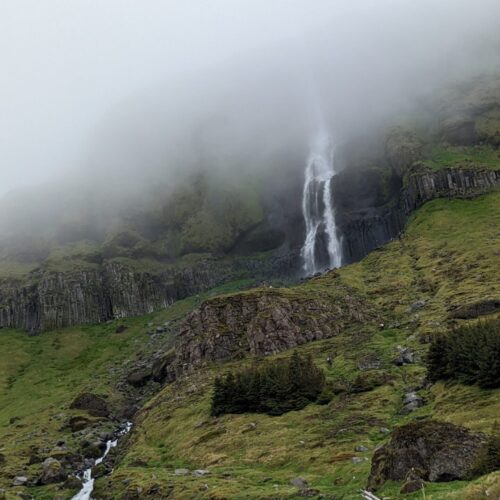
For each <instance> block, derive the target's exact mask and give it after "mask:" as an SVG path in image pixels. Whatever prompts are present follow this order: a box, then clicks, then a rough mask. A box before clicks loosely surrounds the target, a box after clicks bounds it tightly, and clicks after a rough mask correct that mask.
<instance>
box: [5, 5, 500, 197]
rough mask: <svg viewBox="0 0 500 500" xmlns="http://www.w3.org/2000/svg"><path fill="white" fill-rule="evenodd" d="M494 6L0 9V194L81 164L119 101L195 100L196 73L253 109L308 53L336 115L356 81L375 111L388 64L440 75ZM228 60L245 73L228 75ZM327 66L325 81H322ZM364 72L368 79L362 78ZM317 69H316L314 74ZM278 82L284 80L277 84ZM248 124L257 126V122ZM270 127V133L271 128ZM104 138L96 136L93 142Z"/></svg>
mask: <svg viewBox="0 0 500 500" xmlns="http://www.w3.org/2000/svg"><path fill="white" fill-rule="evenodd" d="M499 4H500V2H497V1H494V0H476V1H472V0H471V1H465V0H435V1H431V0H420V1H418V0H379V1H375V0H373V1H372V0H359V1H356V0H349V1H347V0H345V1H344V0H189V1H186V0H1V1H0V65H1V71H0V195H1V194H3V193H6V192H7V191H9V190H11V189H13V188H16V187H19V186H25V185H36V184H38V183H41V182H51V180H52V179H55V178H58V177H59V178H60V177H61V176H63V175H65V174H67V173H71V172H72V171H73V170H75V169H80V168H82V166H83V168H85V163H86V162H88V161H90V160H89V158H93V157H92V152H93V151H95V150H96V146H95V141H96V136H99V134H100V132H99V131H100V130H101V129H102V123H103V120H104V121H105V120H106V117H107V116H109V114H110V113H111V114H113V113H115V115H114V118H113V120H114V121H115V122H116V121H120V118H119V117H118V118H117V117H116V108H117V107H120V106H121V103H122V102H129V100H130V99H131V98H133V97H134V96H136V99H139V100H140V99H141V96H143V97H145V96H147V95H148V93H149V89H152V90H151V92H154V93H155V95H158V93H161V88H162V85H165V88H168V85H169V82H170V83H171V82H173V81H176V82H179V81H190V79H191V81H192V83H191V84H190V85H189V87H190V89H191V91H192V94H193V95H199V94H200V92H197V90H196V88H197V87H196V85H197V84H198V85H200V86H201V85H202V84H203V83H204V82H203V80H204V75H205V74H207V75H210V78H212V79H213V78H219V79H220V81H221V82H224V84H223V85H222V84H220V85H219V93H221V89H222V94H224V93H225V92H226V93H227V89H233V90H234V89H242V90H241V92H240V94H241V95H239V94H237V93H238V90H234V92H233V93H235V94H236V97H234V95H233V96H232V98H234V100H235V101H237V100H238V99H239V100H240V101H241V102H254V101H252V97H250V98H249V97H248V96H249V95H250V94H251V92H253V90H252V89H253V88H254V87H258V86H261V87H263V86H269V88H272V89H273V90H272V92H274V96H275V97H276V99H274V97H273V94H272V93H271V94H270V97H268V99H269V100H268V102H272V101H273V100H279V98H280V96H282V95H288V94H287V89H285V88H284V87H286V86H287V79H288V81H289V80H290V79H291V78H289V77H290V75H291V74H293V72H290V67H291V65H292V62H294V61H296V60H297V59H301V60H302V63H301V64H303V60H304V59H308V58H311V59H314V57H316V56H317V58H316V59H315V60H314V64H316V65H317V66H318V68H320V70H319V71H318V72H317V73H318V74H319V75H320V77H321V76H322V77H325V78H324V82H327V84H325V85H324V86H323V92H325V89H328V92H331V93H332V94H335V92H338V95H339V99H338V102H339V103H342V102H343V103H344V105H345V102H346V95H347V94H346V92H352V93H356V92H357V94H353V96H352V102H353V103H354V102H358V101H359V100H360V98H361V97H362V96H363V95H366V88H367V87H366V85H367V76H368V79H370V78H372V79H373V85H372V87H373V88H375V90H374V91H373V92H374V93H373V95H372V96H371V99H372V101H371V102H372V103H373V107H374V108H375V107H376V101H377V100H378V102H379V103H382V104H380V107H382V106H383V105H385V104H384V102H385V101H381V100H380V99H377V97H378V96H377V92H378V91H380V92H381V93H383V91H384V90H385V91H386V94H388V95H386V96H385V98H386V99H388V98H392V97H391V96H392V95H393V94H395V93H399V94H401V93H402V92H403V90H404V87H406V84H404V83H402V82H404V81H405V80H403V79H401V82H400V83H399V85H400V87H401V88H397V87H396V86H394V87H391V86H390V85H389V81H392V82H394V81H396V83H397V72H398V65H399V66H404V67H405V68H406V69H405V71H406V73H405V75H406V76H405V78H407V79H408V81H410V80H412V81H415V75H414V74H412V68H418V67H419V65H424V62H425V61H426V60H427V59H429V60H431V62H430V63H429V65H427V66H428V67H435V68H440V70H439V71H442V72H446V64H448V61H447V59H446V57H447V54H451V53H452V51H453V50H455V51H456V52H455V54H457V53H460V51H462V50H463V49H464V47H461V45H460V44H461V43H469V41H470V40H471V39H476V38H477V39H478V40H479V41H481V40H483V39H484V40H486V41H488V37H491V36H494V34H495V33H496V31H497V30H498V26H499V25H500V5H499ZM311 40H312V41H311ZM343 40H345V44H344V43H343ZM398 47H399V48H398ZM301 48H304V50H302V49H301ZM497 48H498V47H497ZM299 49H300V50H299ZM398 50H399V52H398ZM273 54H275V56H274V59H273ZM312 54H314V56H313V55H312ZM454 57H456V56H454ZM259 58H261V59H265V60H266V61H267V63H266V64H264V65H263V66H262V68H264V69H263V70H262V73H263V74H256V72H257V71H255V72H253V71H252V67H251V66H250V68H248V65H251V64H253V63H254V62H255V61H256V60H258V59H259ZM245 61H248V65H247V66H245V65H246V63H245ZM325 61H326V62H325ZM238 64H239V66H238V67H239V68H240V69H241V68H242V67H245V69H246V72H245V71H240V72H239V73H238V72H234V71H232V70H229V69H228V68H234V67H235V65H238ZM314 64H313V65H314ZM281 65H283V67H281ZM330 67H332V68H333V67H335V71H337V73H335V75H336V76H335V77H334V78H330V79H328V78H327V74H328V71H329V70H328V68H330ZM366 67H368V68H370V74H369V75H366V74H364V73H363V70H362V68H366ZM321 68H327V69H325V70H324V74H323V73H322V72H321ZM268 70H269V71H268ZM235 73H236V76H235ZM268 73H269V74H271V75H274V76H271V77H270V79H271V80H272V81H267V80H266V77H265V75H267V74H268ZM285 73H286V75H285ZM280 74H281V75H285V76H284V77H283V79H282V80H280V79H279V77H278V76H277V75H280ZM329 74H330V76H331V75H332V72H331V71H330V73H329ZM342 75H343V77H344V78H342ZM391 76H394V78H392V79H391V80H389V77H391ZM233 78H234V82H235V83H234V85H233ZM273 78H274V80H273ZM183 79H184V80H183ZM254 79H255V82H257V83H255V84H254V83H253V80H254ZM292 79H293V78H292ZM336 81H337V82H338V85H337V86H336V83H335V82H336ZM243 82H244V83H243ZM414 85H416V84H415V82H414ZM422 86H425V79H424V81H423V82H422ZM336 87H337V88H336ZM200 88H201V87H200ZM153 89H154V90H153ZM224 89H225V90H224ZM281 90H283V92H281ZM295 90H296V89H295ZM342 92H343V93H344V94H342ZM204 95H205V94H203V96H204ZM289 95H290V96H294V97H293V98H292V97H290V101H289V102H290V106H288V105H287V104H283V103H281V105H282V106H283V109H284V108H287V109H288V110H290V109H293V106H292V101H293V102H295V101H296V96H295V95H294V94H293V92H291V93H289ZM167 97H168V96H167ZM170 98H171V99H173V101H175V100H176V96H170ZM219 98H220V96H219ZM202 100H203V97H201V98H200V101H202ZM255 102H257V100H256V101H255ZM259 102H260V103H262V102H263V101H259ZM334 102H335V100H332V103H331V104H332V106H333V105H334V104H333V103H334ZM148 105H150V106H151V104H150V103H149V104H148ZM364 105H365V107H366V103H365V104H364ZM153 107H154V106H153ZM370 107H371V106H370ZM247 108H250V106H247ZM231 109H235V108H234V106H233V108H231ZM238 109H243V116H242V117H241V118H240V121H242V122H243V121H244V120H245V119H246V116H245V115H244V112H245V109H246V108H245V107H244V106H240V107H239V108H238ZM113 110H114V111H113ZM289 112H290V111H289ZM339 113H340V111H339ZM344 113H346V110H345V109H344ZM163 120H164V121H163V122H157V123H166V124H167V125H168V126H169V127H171V129H172V130H173V129H174V128H175V125H176V124H175V123H168V121H169V117H168V116H166V117H163ZM249 120H250V117H249ZM195 121H196V120H195V119H194V118H193V119H191V121H190V123H191V124H193V123H194V122H195ZM287 121H288V122H289V121H290V116H288V115H287ZM255 123H258V126H259V127H260V128H261V129H262V128H263V127H265V123H266V121H265V120H261V121H259V122H257V121H255ZM273 126H274V129H273V133H276V130H277V129H278V128H279V127H278V126H277V125H276V124H273ZM145 130H146V131H147V128H146V129H145ZM108 134H110V135H111V136H113V133H110V132H108ZM219 135H220V134H219ZM127 137H128V138H129V136H127ZM221 137H222V136H221ZM105 140H106V137H105V134H104V137H103V138H100V139H98V140H97V142H99V141H101V142H102V141H105ZM127 140H128V139H127ZM222 140H223V137H222ZM109 142H110V144H112V145H113V148H116V149H110V150H109V151H107V152H106V154H105V155H104V154H103V156H102V158H106V160H105V161H104V160H103V162H102V165H99V166H98V168H101V169H105V168H106V164H107V162H108V161H109V162H110V163H112V160H110V157H111V156H113V155H114V154H115V153H116V154H117V155H118V156H119V151H118V150H119V149H121V144H120V140H118V139H117V140H115V142H113V137H111V138H110V140H109ZM122 145H123V142H122ZM97 149H98V148H97ZM99 151H100V150H99ZM122 153H123V152H122ZM127 154H128V153H127ZM153 155H154V151H153V153H152V156H153ZM138 163H139V164H140V161H138Z"/></svg>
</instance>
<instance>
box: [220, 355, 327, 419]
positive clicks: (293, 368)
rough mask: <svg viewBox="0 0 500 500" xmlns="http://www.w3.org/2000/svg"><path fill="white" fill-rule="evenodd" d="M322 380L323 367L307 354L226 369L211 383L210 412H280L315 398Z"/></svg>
mask: <svg viewBox="0 0 500 500" xmlns="http://www.w3.org/2000/svg"><path fill="white" fill-rule="evenodd" d="M324 383H325V376H324V374H323V370H321V369H320V368H318V367H317V366H316V365H315V364H314V362H313V361H312V358H311V357H310V356H308V357H306V358H304V357H301V356H300V355H299V354H298V353H296V352H295V353H293V355H292V357H291V358H290V359H286V360H278V361H276V362H273V363H272V364H270V363H269V364H265V365H264V366H252V367H250V368H247V369H245V370H242V371H239V372H236V373H233V372H229V373H227V374H226V375H225V376H224V377H218V378H216V379H215V382H214V390H213V397H212V408H211V414H212V415H214V416H218V415H222V414H225V413H246V412H256V413H267V414H269V415H281V414H283V413H286V412H287V411H291V410H300V409H302V408H304V407H305V406H307V405H308V404H309V403H311V402H313V401H316V400H317V398H318V396H319V395H320V393H321V391H322V390H323V386H324Z"/></svg>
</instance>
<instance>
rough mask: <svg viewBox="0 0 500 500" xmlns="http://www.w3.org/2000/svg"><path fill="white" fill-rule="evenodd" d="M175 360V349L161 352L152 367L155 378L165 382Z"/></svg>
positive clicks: (157, 380)
mask: <svg viewBox="0 0 500 500" xmlns="http://www.w3.org/2000/svg"><path fill="white" fill-rule="evenodd" d="M174 360H175V351H174V350H170V351H167V352H164V353H162V354H160V355H159V356H158V357H157V358H156V359H155V360H154V361H153V366H152V369H151V372H152V376H153V380H154V381H155V382H163V381H164V380H165V379H166V378H167V375H168V371H169V366H170V365H171V364H172V362H173V361H174Z"/></svg>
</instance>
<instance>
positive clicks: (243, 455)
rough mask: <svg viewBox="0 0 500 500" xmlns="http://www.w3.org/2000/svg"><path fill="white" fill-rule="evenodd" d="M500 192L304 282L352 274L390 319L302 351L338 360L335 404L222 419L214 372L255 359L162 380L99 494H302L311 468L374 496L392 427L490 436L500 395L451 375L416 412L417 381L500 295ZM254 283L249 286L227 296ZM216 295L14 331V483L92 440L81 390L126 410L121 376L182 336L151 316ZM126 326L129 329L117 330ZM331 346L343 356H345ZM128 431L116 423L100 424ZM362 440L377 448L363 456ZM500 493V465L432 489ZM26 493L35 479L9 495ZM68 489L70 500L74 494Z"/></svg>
mask: <svg viewBox="0 0 500 500" xmlns="http://www.w3.org/2000/svg"><path fill="white" fill-rule="evenodd" d="M499 201H500V193H499V192H495V193H491V194H489V195H486V196H482V197H480V198H477V199H475V200H451V201H447V200H436V201H434V202H431V203H428V204H427V205H425V206H424V207H423V208H422V209H421V210H419V211H418V212H417V213H416V214H415V216H414V217H413V219H412V220H411V222H410V224H409V226H408V229H407V231H406V234H405V235H404V237H403V238H402V239H401V240H398V241H394V242H392V243H390V244H389V245H387V246H385V247H384V248H382V249H380V250H378V251H375V252H373V253H372V254H371V255H369V256H368V257H367V258H365V259H364V260H363V261H362V262H359V263H357V264H354V265H351V266H348V267H345V268H343V269H341V270H340V271H339V272H331V273H329V274H326V275H323V276H321V277H319V278H315V279H311V280H309V281H308V282H307V283H305V284H304V285H301V286H298V287H294V288H293V289H292V290H290V292H291V293H292V292H293V295H295V296H300V294H301V293H304V296H310V295H311V294H314V293H317V294H318V295H319V294H324V292H325V291H326V290H327V289H328V288H331V287H335V286H336V284H344V285H345V284H347V285H349V287H351V288H354V289H355V290H357V293H358V294H359V296H360V297H362V298H364V299H365V300H366V301H367V303H368V304H371V305H372V306H375V308H376V311H377V318H375V319H374V321H372V322H370V323H366V324H363V325H362V326H361V327H360V326H351V327H347V328H346V329H345V330H344V331H342V332H341V334H340V335H338V336H335V337H332V338H330V339H327V340H322V341H318V342H313V343H309V344H305V345H303V346H301V347H299V348H298V351H299V352H300V353H302V354H305V353H310V354H311V355H312V356H313V358H314V360H315V362H316V364H317V365H318V366H320V367H322V368H323V369H324V371H325V373H326V378H327V384H328V386H329V387H330V388H331V394H330V396H329V397H330V398H331V401H330V402H329V403H328V404H323V405H318V404H311V405H309V406H307V407H306V408H305V409H303V410H300V411H292V412H289V413H286V414H284V415H281V416H277V417H273V416H267V415H263V414H242V415H223V416H220V417H217V418H214V417H210V400H211V388H212V380H213V378H214V376H215V375H217V374H219V373H223V372H225V371H226V370H227V369H230V368H238V367H241V366H242V365H247V364H248V363H249V362H250V361H248V360H242V361H237V362H229V363H225V364H223V365H211V366H208V367H207V368H204V369H200V370H197V371H195V372H193V373H192V374H191V375H188V376H185V377H182V378H180V379H179V380H177V381H176V382H174V383H173V384H169V385H166V386H165V387H163V388H162V389H161V390H159V389H160V387H159V386H158V385H157V384H155V383H151V384H150V387H149V391H150V392H149V394H152V393H154V392H155V391H157V390H159V392H157V394H156V395H154V396H153V397H152V398H151V399H150V401H149V402H147V403H146V405H145V406H144V408H143V409H142V410H141V411H140V413H139V415H138V417H137V419H136V422H135V427H134V429H133V431H132V433H131V434H130V436H129V437H128V438H125V439H124V441H123V447H122V449H121V451H120V457H121V459H120V461H119V463H118V465H117V466H116V468H115V470H114V472H113V474H112V475H111V476H108V477H105V478H102V479H99V480H98V481H97V483H96V484H97V490H96V494H97V497H98V498H116V499H118V498H160V496H159V495H164V497H166V496H167V494H170V495H171V497H172V498H292V497H294V496H296V495H297V487H296V486H293V485H291V484H290V480H292V479H293V478H296V477H302V478H304V479H305V480H307V482H308V484H309V486H310V488H313V489H317V490H319V491H320V492H321V493H322V494H324V495H327V497H328V495H330V496H329V497H328V498H330V497H331V498H333V497H335V498H359V490H360V488H362V487H365V486H366V482H367V478H368V475H369V471H370V460H371V457H372V455H373V451H374V449H375V448H376V447H377V446H378V445H380V444H382V443H384V442H385V441H386V440H387V439H388V436H387V432H388V430H389V431H390V430H392V429H394V428H395V427H397V426H399V425H401V424H404V423H406V422H409V421H413V420H415V419H416V420H419V419H422V418H427V417H433V418H436V419H439V420H444V421H449V422H452V423H455V424H461V425H465V426H467V427H469V428H471V429H473V430H477V431H482V432H485V433H490V432H491V430H492V428H493V425H494V422H495V420H496V419H498V415H499V414H500V399H499V395H500V392H499V390H498V389H495V390H486V389H479V388H478V387H475V386H465V385H461V384H457V383H451V382H448V383H446V384H444V383H442V382H438V383H436V384H434V385H432V386H431V387H424V388H423V389H421V390H420V391H419V395H421V396H422V397H423V399H424V401H425V404H424V405H423V406H422V407H421V408H419V409H417V410H416V411H414V412H412V413H410V414H408V415H401V414H400V410H401V408H402V399H403V395H404V393H405V391H407V390H408V388H410V387H414V386H419V385H421V384H422V380H423V378H424V377H425V367H424V366H423V359H424V357H425V353H426V351H427V349H428V344H427V343H425V342H427V340H428V337H429V335H433V334H435V333H437V332H440V331H444V330H446V329H447V328H449V326H450V325H451V324H453V323H457V322H458V323H464V322H472V323H473V322H474V321H477V320H475V319H472V320H469V321H466V320H457V319H452V316H453V315H452V314H451V312H452V311H454V310H456V308H457V307H466V306H468V305H470V304H473V303H477V302H481V301H485V300H487V299H488V298H494V297H498V295H499V290H498V280H497V269H498V261H499V256H498V255H499V251H500V247H499V241H500V238H499V228H500V202H499ZM245 285H246V283H237V284H235V285H230V286H229V287H226V288H225V289H222V290H218V291H215V292H214V293H221V292H222V293H224V292H226V293H227V291H230V292H232V290H235V289H237V287H241V286H245ZM259 290H260V289H256V291H257V292H258V291H259ZM302 291H303V292H302ZM252 293H253V292H252V291H251V290H250V291H247V292H245V294H247V295H248V294H252ZM204 298H207V296H205V297H198V298H193V299H187V300H185V301H180V302H178V303H176V304H175V305H174V306H172V307H171V308H169V309H167V310H166V311H163V312H161V313H157V314H155V315H152V316H150V317H146V318H136V319H133V320H130V319H129V320H126V322H113V323H110V324H107V325H104V326H96V327H88V328H75V329H71V330H63V331H56V332H50V333H45V334H42V335H41V336H39V337H31V338H30V337H26V336H25V334H22V333H18V332H11V331H3V332H2V342H3V345H4V347H5V346H8V349H7V348H6V349H2V357H1V361H0V367H1V379H2V393H1V396H0V401H1V404H0V408H1V414H0V415H1V427H0V432H1V435H0V441H1V444H2V449H1V450H0V452H1V453H2V456H3V457H4V462H3V464H2V469H1V476H0V481H1V484H2V486H3V487H10V485H11V481H12V477H13V476H16V475H19V474H20V473H26V474H27V475H28V476H29V477H33V476H35V477H36V475H37V474H38V473H39V470H40V467H41V466H40V464H39V463H38V464H33V465H27V463H28V461H29V457H30V455H32V454H33V453H34V451H33V450H34V449H35V450H38V451H37V452H39V453H41V454H43V453H46V454H47V453H50V450H51V449H53V448H55V447H56V445H57V441H59V440H61V439H63V440H65V441H66V444H67V446H68V448H69V449H70V450H73V449H77V448H78V446H79V444H78V436H75V435H74V434H71V432H70V430H69V429H67V428H64V427H65V423H66V421H67V420H68V419H69V418H70V416H72V415H73V416H74V415H81V414H82V412H81V411H78V410H70V409H69V405H70V403H71V401H72V400H73V399H74V397H75V396H76V395H78V394H80V393H81V392H84V391H92V392H97V393H99V394H104V395H106V396H107V399H108V401H109V402H110V405H111V406H112V407H113V408H116V411H117V412H118V410H119V408H120V404H122V403H123V399H124V398H125V397H126V394H124V392H123V391H118V390H117V389H116V382H117V381H118V380H120V379H121V378H122V377H123V376H124V375H125V374H126V373H127V369H130V368H129V367H130V366H131V363H133V361H134V360H135V359H136V358H137V356H138V355H139V357H140V356H141V354H142V355H143V356H145V357H147V356H150V355H151V354H152V353H153V352H154V351H155V350H158V349H160V350H161V349H166V348H167V347H168V345H169V344H170V341H171V339H170V338H169V334H168V332H165V333H164V334H162V335H160V337H159V338H157V339H156V340H152V339H151V336H148V335H147V333H146V332H147V331H148V330H150V329H151V328H150V327H148V323H150V322H153V323H154V324H162V322H165V321H167V320H168V321H172V320H175V319H176V318H180V317H182V316H183V315H184V314H185V313H186V312H187V311H189V310H190V309H191V308H192V307H194V306H196V305H197V304H199V302H200V300H202V299H204ZM419 301H425V302H419ZM412 304H413V306H412ZM416 304H418V305H416ZM118 324H125V325H127V326H128V329H127V330H125V331H124V332H122V333H115V330H116V327H117V325H118ZM382 324H383V326H382ZM148 338H149V341H148ZM162 346H165V347H163V348H162ZM397 346H403V347H405V348H409V349H411V351H413V353H414V354H415V358H416V359H417V360H418V362H416V363H413V364H408V365H403V366H396V365H394V364H393V363H392V360H393V359H394V358H395V357H396V356H397V355H398V351H397V350H396V348H397ZM291 353H292V351H287V352H284V353H282V354H278V355H276V357H277V358H282V357H288V356H290V355H291ZM328 356H330V357H331V358H332V359H333V363H332V365H331V366H329V364H328V363H327V359H326V358H327V357H328ZM369 358H375V359H377V360H378V367H377V368H374V369H369V370H366V371H362V370H360V369H359V368H358V365H359V363H360V361H363V359H369ZM127 361H129V363H128V364H127ZM353 388H355V390H353ZM112 425H113V424H112V423H111V422H106V423H105V424H104V426H102V425H101V426H100V427H98V428H99V431H102V429H103V428H105V427H112ZM80 439H81V438H80ZM359 446H363V447H364V448H366V451H356V447H359ZM33 447H35V448H33ZM364 448H358V449H360V450H364ZM353 459H354V460H353ZM358 459H359V460H358ZM176 468H177V469H178V468H187V469H190V470H195V469H206V470H209V471H210V474H209V475H207V476H203V477H193V476H192V475H191V474H189V475H185V476H184V475H182V476H181V475H175V474H174V470H175V469H176ZM400 487H401V484H400V483H391V482H388V483H386V484H385V485H384V487H383V488H382V489H381V490H380V491H378V492H377V494H380V495H382V496H387V497H390V498H399V497H400V496H399V495H398V492H399V489H400ZM55 488H56V487H55V486H45V487H30V488H28V490H29V491H31V493H32V494H33V495H35V498H53V495H54V494H55V493H54V492H55V491H56V490H55ZM499 488H500V476H499V475H498V473H492V474H490V475H488V476H484V477H481V478H479V479H476V480H474V481H470V482H465V481H452V482H444V483H427V485H426V490H425V491H426V496H427V498H433V499H439V498H483V497H485V495H486V493H485V491H486V490H488V491H489V492H490V494H494V493H492V492H498V491H499ZM22 490H24V491H26V488H23V487H16V488H13V489H12V490H9V491H12V492H14V491H22ZM44 491H45V492H46V493H43V492H44ZM137 492H140V493H137ZM148 492H150V493H148ZM158 492H161V493H158ZM169 492H170V493H169ZM59 494H63V498H69V497H70V493H69V492H68V493H67V496H64V493H63V491H61V492H60V493H59ZM134 495H135V496H134ZM155 495H156V496H155ZM420 496H421V493H416V494H415V498H420ZM408 498H409V497H408Z"/></svg>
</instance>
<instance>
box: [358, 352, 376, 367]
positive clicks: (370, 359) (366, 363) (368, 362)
mask: <svg viewBox="0 0 500 500" xmlns="http://www.w3.org/2000/svg"><path fill="white" fill-rule="evenodd" d="M357 367H358V370H361V371H366V370H376V369H377V368H380V359H379V357H378V356H377V355H376V354H374V353H370V354H366V355H365V356H363V357H362V358H361V359H360V360H358V363H357Z"/></svg>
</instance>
